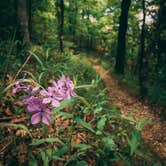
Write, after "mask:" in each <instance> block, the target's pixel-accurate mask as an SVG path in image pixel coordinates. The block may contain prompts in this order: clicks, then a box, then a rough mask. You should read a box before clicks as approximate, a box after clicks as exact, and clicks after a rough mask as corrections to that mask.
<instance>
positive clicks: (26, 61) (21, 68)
mask: <svg viewBox="0 0 166 166" xmlns="http://www.w3.org/2000/svg"><path fill="white" fill-rule="evenodd" d="M31 56H32V54H29V56H28V57H27V59H26V60H25V62H24V63H23V65H22V66H21V67H20V69H19V70H18V72H17V73H16V75H15V77H14V80H13V81H15V79H16V78H17V77H18V75H19V74H20V72H21V71H22V70H23V68H24V67H25V65H26V64H27V63H28V61H29V59H30V58H31Z"/></svg>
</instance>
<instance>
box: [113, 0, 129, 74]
mask: <svg viewBox="0 0 166 166" xmlns="http://www.w3.org/2000/svg"><path fill="white" fill-rule="evenodd" d="M130 4H131V0H122V4H121V15H120V18H119V30H118V45H117V55H116V64H115V72H116V73H117V74H124V65H125V53H126V31H127V27H128V11H129V7H130Z"/></svg>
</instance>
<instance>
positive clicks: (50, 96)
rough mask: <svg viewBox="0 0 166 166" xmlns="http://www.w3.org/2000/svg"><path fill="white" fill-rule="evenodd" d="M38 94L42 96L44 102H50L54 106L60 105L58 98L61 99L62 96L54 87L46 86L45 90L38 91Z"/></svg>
mask: <svg viewBox="0 0 166 166" xmlns="http://www.w3.org/2000/svg"><path fill="white" fill-rule="evenodd" d="M40 94H41V95H42V96H44V98H43V103H44V104H48V103H51V104H52V106H54V107H59V106H60V102H59V100H61V99H62V98H61V97H60V96H59V95H58V94H57V93H56V89H55V88H54V87H48V89H47V91H46V90H42V91H40Z"/></svg>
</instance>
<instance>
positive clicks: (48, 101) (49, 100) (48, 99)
mask: <svg viewBox="0 0 166 166" xmlns="http://www.w3.org/2000/svg"><path fill="white" fill-rule="evenodd" d="M50 102H51V98H44V99H43V103H44V104H48V103H50Z"/></svg>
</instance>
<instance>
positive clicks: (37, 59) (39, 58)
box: [29, 51, 43, 67]
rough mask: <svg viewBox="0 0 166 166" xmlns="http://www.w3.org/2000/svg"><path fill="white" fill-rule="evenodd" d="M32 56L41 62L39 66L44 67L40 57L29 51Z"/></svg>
mask: <svg viewBox="0 0 166 166" xmlns="http://www.w3.org/2000/svg"><path fill="white" fill-rule="evenodd" d="M29 53H30V54H32V55H33V56H34V57H35V58H36V60H37V61H38V62H39V64H40V65H41V66H42V67H43V62H42V61H41V60H40V58H39V57H38V55H36V54H35V53H34V52H32V51H29Z"/></svg>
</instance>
